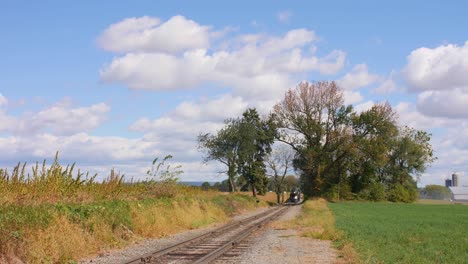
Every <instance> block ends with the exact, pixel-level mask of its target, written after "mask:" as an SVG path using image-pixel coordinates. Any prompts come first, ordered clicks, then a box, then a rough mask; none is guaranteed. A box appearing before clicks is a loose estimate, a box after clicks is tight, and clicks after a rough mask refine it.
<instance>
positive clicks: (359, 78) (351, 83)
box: [338, 64, 379, 90]
mask: <svg viewBox="0 0 468 264" xmlns="http://www.w3.org/2000/svg"><path fill="white" fill-rule="evenodd" d="M378 79H379V76H378V75H376V74H371V73H369V70H368V68H367V65H366V64H357V65H356V66H354V68H353V69H352V70H351V71H350V72H348V73H347V74H345V76H343V77H342V78H341V79H340V80H338V84H339V85H340V86H341V87H342V88H344V89H346V90H352V89H358V88H362V87H365V86H368V85H371V84H373V83H374V82H376V81H377V80H378Z"/></svg>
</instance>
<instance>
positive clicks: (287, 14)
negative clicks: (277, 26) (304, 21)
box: [276, 10, 292, 23]
mask: <svg viewBox="0 0 468 264" xmlns="http://www.w3.org/2000/svg"><path fill="white" fill-rule="evenodd" d="M291 16H292V12H291V11H288V10H284V11H281V12H278V14H276V18H277V19H278V21H279V22H281V23H288V22H289V19H290V18H291Z"/></svg>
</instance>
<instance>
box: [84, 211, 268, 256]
mask: <svg viewBox="0 0 468 264" xmlns="http://www.w3.org/2000/svg"><path fill="white" fill-rule="evenodd" d="M265 210H268V208H259V209H257V210H255V211H252V212H248V213H245V214H242V215H239V216H235V217H233V218H232V220H241V219H244V218H247V217H249V216H252V215H254V214H258V213H261V212H263V211H265ZM223 224H224V223H219V224H213V225H210V226H208V227H205V228H199V229H194V230H188V231H185V232H181V233H178V234H175V235H171V236H168V237H165V238H156V239H145V240H141V241H138V242H136V243H134V244H132V245H130V246H128V247H126V248H123V249H118V250H111V251H107V252H102V253H100V254H98V255H97V256H92V257H88V258H85V259H82V260H81V261H80V262H79V263H81V264H91V263H93V264H94V263H97V264H116V263H125V262H126V261H130V260H132V259H135V258H138V257H140V256H143V255H145V254H149V253H151V252H154V251H156V250H158V249H162V248H165V247H168V246H170V245H173V244H176V243H180V242H182V241H185V240H188V239H190V238H192V237H195V236H198V235H201V234H203V233H205V232H209V231H211V230H213V229H215V228H217V227H219V226H221V225H223Z"/></svg>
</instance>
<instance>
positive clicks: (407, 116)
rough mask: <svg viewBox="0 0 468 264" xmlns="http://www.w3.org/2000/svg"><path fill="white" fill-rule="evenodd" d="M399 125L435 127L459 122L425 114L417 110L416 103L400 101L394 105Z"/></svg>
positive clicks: (448, 125)
mask: <svg viewBox="0 0 468 264" xmlns="http://www.w3.org/2000/svg"><path fill="white" fill-rule="evenodd" d="M394 109H395V111H396V112H397V114H398V121H399V123H400V125H403V126H409V127H413V128H416V129H423V130H429V129H435V128H444V127H450V126H456V125H458V124H459V121H457V120H450V119H446V118H438V117H431V116H426V115H424V114H422V113H421V112H419V111H418V110H417V108H416V105H415V104H413V103H409V102H400V103H398V104H397V105H396V106H395V108H394Z"/></svg>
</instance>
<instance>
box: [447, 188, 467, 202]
mask: <svg viewBox="0 0 468 264" xmlns="http://www.w3.org/2000/svg"><path fill="white" fill-rule="evenodd" d="M449 189H450V191H451V192H452V200H454V201H468V187H465V186H463V187H449Z"/></svg>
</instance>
